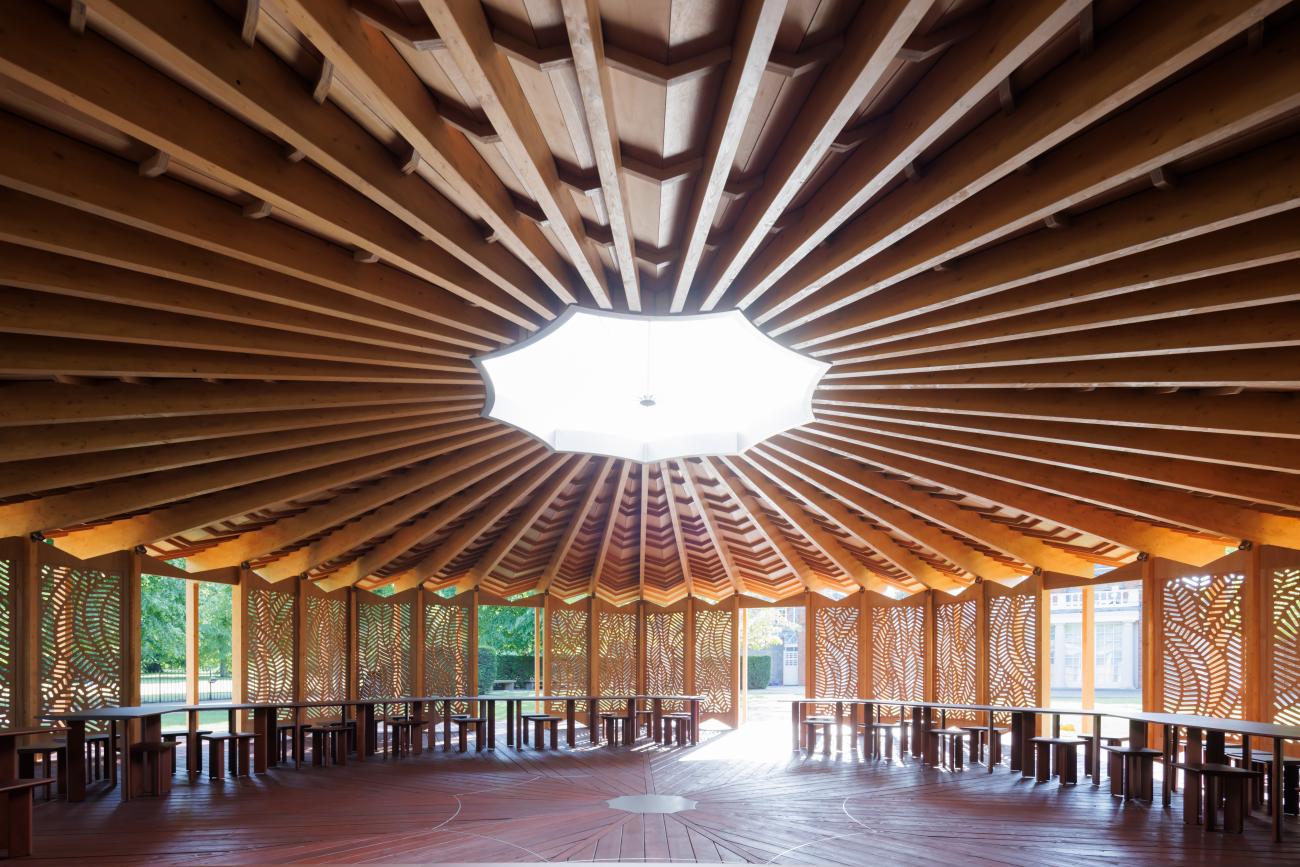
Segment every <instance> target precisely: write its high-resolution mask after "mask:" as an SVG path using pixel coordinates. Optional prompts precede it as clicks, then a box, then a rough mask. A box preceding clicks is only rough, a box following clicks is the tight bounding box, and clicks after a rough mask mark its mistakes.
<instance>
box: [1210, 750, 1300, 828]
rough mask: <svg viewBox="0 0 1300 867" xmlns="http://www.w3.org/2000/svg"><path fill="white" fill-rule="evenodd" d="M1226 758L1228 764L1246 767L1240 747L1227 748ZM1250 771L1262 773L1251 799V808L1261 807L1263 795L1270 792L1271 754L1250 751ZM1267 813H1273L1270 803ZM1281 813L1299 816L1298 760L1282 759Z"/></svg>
mask: <svg viewBox="0 0 1300 867" xmlns="http://www.w3.org/2000/svg"><path fill="white" fill-rule="evenodd" d="M1227 756H1228V762H1229V763H1230V764H1233V765H1236V766H1237V767H1239V768H1244V767H1246V763H1245V761H1244V759H1243V755H1242V748H1241V747H1234V748H1229V749H1228V750H1227ZM1250 769H1251V770H1253V771H1262V772H1263V773H1264V776H1263V777H1261V778H1260V779H1258V780H1256V781H1255V786H1254V795H1253V796H1252V798H1251V805H1252V806H1255V807H1262V806H1264V795H1265V793H1266V792H1271V791H1272V781H1273V754H1272V753H1271V752H1269V751H1267V750H1251V751H1250ZM1270 797H1271V796H1270ZM1268 811H1269V814H1270V815H1271V814H1272V812H1273V804H1272V803H1271V802H1270V803H1269V805H1268ZM1282 812H1284V813H1289V814H1290V815H1292V816H1295V815H1297V814H1300V758H1292V757H1286V756H1284V757H1283V758H1282Z"/></svg>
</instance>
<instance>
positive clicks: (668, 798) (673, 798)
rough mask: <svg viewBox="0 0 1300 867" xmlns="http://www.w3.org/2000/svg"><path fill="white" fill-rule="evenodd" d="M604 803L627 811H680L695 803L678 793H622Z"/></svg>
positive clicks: (689, 807)
mask: <svg viewBox="0 0 1300 867" xmlns="http://www.w3.org/2000/svg"><path fill="white" fill-rule="evenodd" d="M605 803H606V804H609V806H611V807H613V808H614V809H615V810H624V811H626V812H628V813H680V812H682V811H683V810H694V809H695V804H696V802H695V801H692V800H690V799H689V798H683V797H681V796H680V795H623V796H622V797H620V798H614V799H613V800H610V801H606V802H605Z"/></svg>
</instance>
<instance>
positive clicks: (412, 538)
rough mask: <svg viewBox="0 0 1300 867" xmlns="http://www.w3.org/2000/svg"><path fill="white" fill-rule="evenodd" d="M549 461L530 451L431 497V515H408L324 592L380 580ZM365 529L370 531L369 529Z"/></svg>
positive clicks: (334, 576) (334, 575) (342, 568)
mask: <svg viewBox="0 0 1300 867" xmlns="http://www.w3.org/2000/svg"><path fill="white" fill-rule="evenodd" d="M547 458H548V455H547V454H546V452H545V451H544V450H533V451H529V452H527V453H526V454H525V456H524V457H523V458H519V457H518V456H514V459H513V460H512V461H511V462H510V464H509V465H508V466H506V467H505V468H503V469H497V470H495V471H494V472H492V473H491V474H490V475H487V476H485V477H484V478H483V479H482V480H481V481H480V482H478V483H477V484H472V485H469V486H465V487H461V488H460V489H458V490H457V491H456V493H454V494H453V495H451V496H448V497H446V498H444V499H442V500H440V501H436V502H435V501H433V498H432V497H430V499H429V502H428V506H427V508H428V512H427V514H417V513H412V514H410V515H406V517H405V519H404V520H407V521H408V522H407V523H405V524H404V525H403V526H401V527H400V528H399V529H398V530H397V531H396V532H395V533H393V534H392V535H390V536H388V537H387V538H385V539H383V540H381V541H379V542H377V543H376V544H374V545H373V546H371V547H369V548H367V549H366V550H365V551H364V552H363V553H362V554H360V555H359V556H357V557H355V558H354V559H351V560H348V561H346V562H344V563H342V564H341V565H339V566H338V568H336V569H334V570H333V571H332V572H331V573H330V574H329V575H328V576H326V577H325V578H324V579H322V580H321V581H320V582H319V586H320V587H321V589H322V590H337V589H339V588H340V587H350V586H351V585H353V584H355V583H357V582H358V581H360V580H362V579H363V578H367V577H371V578H373V577H379V573H381V572H383V571H385V570H387V569H388V568H389V567H390V566H392V565H393V564H394V563H396V562H397V561H399V560H400V559H401V558H403V556H405V555H408V554H409V553H410V552H411V551H412V550H415V549H417V548H419V547H421V546H423V545H426V544H427V543H428V542H429V541H430V540H431V539H432V538H434V537H435V536H436V535H437V534H438V533H439V532H440V531H441V530H442V529H443V528H444V527H446V526H447V525H448V524H449V523H451V522H452V521H454V520H456V519H458V518H460V517H461V516H462V515H465V514H467V513H469V512H470V511H472V510H473V509H477V508H479V507H480V506H482V505H483V503H485V502H487V500H488V499H489V498H490V497H493V496H495V495H496V494H497V493H498V492H500V491H501V490H502V489H504V488H506V487H508V486H509V485H511V484H514V483H515V482H516V480H518V479H519V477H520V476H522V475H523V474H524V473H527V472H530V471H533V470H535V469H536V468H537V467H538V466H539V465H540V464H541V463H542V462H543V461H545V460H547ZM437 493H441V491H439V492H437ZM421 511H422V512H423V510H421ZM404 512H405V510H403V513H404ZM412 519H414V520H412ZM363 529H364V530H366V531H369V530H370V528H368V527H367V528H363ZM340 532H342V531H340ZM362 541H363V540H356V542H357V544H358V545H360V544H362ZM272 566H274V564H272ZM392 577H396V576H392Z"/></svg>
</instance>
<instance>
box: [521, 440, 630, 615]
mask: <svg viewBox="0 0 1300 867" xmlns="http://www.w3.org/2000/svg"><path fill="white" fill-rule="evenodd" d="M613 466H614V459H613V458H601V462H600V464H599V465H598V466H597V467H596V468H595V469H594V470H593V472H592V474H591V480H590V481H589V482H588V483H587V490H586V492H585V493H583V495H582V499H581V500H579V501H578V506H577V508H576V509H575V510H574V512H573V514H572V515H570V516H569V520H568V523H567V524H566V525H565V528H564V535H562V536H561V537H560V541H559V543H558V544H557V545H556V546H555V548H554V550H552V551H551V556H550V559H549V560H548V561H547V563H546V568H545V569H543V570H542V576H541V578H539V579H538V581H537V592H538V593H545V592H546V591H547V590H549V589H550V586H551V584H552V583H554V581H555V576H556V575H558V574H559V572H560V569H561V567H563V566H564V561H565V559H566V558H567V557H568V556H569V551H570V549H572V548H573V543H574V542H575V541H577V539H578V536H579V535H580V534H581V533H582V527H583V525H584V524H586V522H587V516H588V515H589V514H591V510H592V509H593V508H594V507H595V505H596V500H597V499H598V498H599V497H600V492H601V491H603V490H604V489H605V486H606V483H607V482H606V480H607V479H608V477H609V472H610V470H611V469H612V468H613Z"/></svg>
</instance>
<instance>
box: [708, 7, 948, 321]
mask: <svg viewBox="0 0 1300 867" xmlns="http://www.w3.org/2000/svg"><path fill="white" fill-rule="evenodd" d="M929 7H930V3H929V2H928V0H887V2H881V3H876V4H872V5H870V6H864V7H862V9H861V10H860V11H859V12H858V14H857V16H856V17H855V18H854V19H853V22H852V24H850V25H849V29H848V31H847V32H846V33H845V37H844V46H845V47H844V50H843V51H842V52H841V53H840V54H839V56H837V57H836V58H835V60H833V61H831V62H830V63H829V64H828V65H827V67H826V69H825V70H824V71H823V72H822V74H821V76H820V78H819V79H818V81H817V86H816V88H814V90H813V92H812V94H811V95H810V96H809V98H808V99H807V100H806V101H805V103H804V105H803V107H802V108H801V109H800V111H799V114H798V116H797V117H796V118H795V120H794V122H793V123H792V124H791V126H790V128H789V130H788V131H787V133H786V135H785V136H784V137H783V138H782V141H781V145H780V147H779V148H778V150H777V152H776V154H775V156H773V158H772V161H771V163H770V164H769V165H768V167H767V169H766V171H765V172H764V180H763V186H762V188H761V189H759V190H758V191H756V192H755V193H754V194H753V195H752V196H750V198H749V199H748V200H747V201H746V203H745V207H744V209H743V210H742V211H741V213H740V216H739V217H738V218H737V222H736V223H735V225H734V226H733V228H732V229H731V231H730V233H729V235H728V239H727V240H726V241H725V242H724V243H723V246H722V247H721V248H719V250H718V252H717V253H716V254H715V257H714V262H713V264H712V265H711V266H710V270H709V272H708V278H707V280H706V281H705V282H706V286H707V294H705V295H704V297H703V298H702V301H701V303H702V306H703V307H704V309H706V310H707V309H710V308H712V307H713V306H714V305H716V304H717V303H718V301H719V300H721V298H722V295H723V293H725V292H726V291H727V289H728V288H729V287H730V285H731V283H732V281H733V280H734V279H735V278H736V276H737V275H738V274H739V273H740V269H741V268H742V267H743V266H744V264H745V262H746V261H747V260H748V259H749V257H750V256H751V255H753V253H754V251H755V250H756V249H757V248H758V246H759V244H760V243H762V242H763V241H764V240H765V239H766V237H767V233H768V229H769V228H771V226H772V224H773V223H774V222H775V221H776V219H777V218H778V217H780V216H781V213H782V212H783V211H784V210H785V209H786V207H787V206H788V205H789V204H790V202H791V200H792V199H793V198H794V195H795V193H796V192H798V190H799V188H800V186H801V185H802V184H803V182H804V181H805V180H806V179H807V178H808V176H809V175H811V174H812V171H813V169H815V168H816V167H817V165H818V163H820V162H821V160H822V157H823V156H825V154H826V152H827V150H829V148H830V147H831V145H832V144H834V142H835V137H836V136H837V135H839V133H840V131H841V130H842V129H844V127H845V126H846V125H847V124H848V122H849V120H851V119H852V118H853V116H854V114H855V113H856V112H857V111H858V109H859V108H860V107H861V105H862V102H863V100H864V99H865V98H866V95H867V94H868V93H869V92H870V91H871V90H872V89H873V88H874V87H875V86H876V85H877V84H878V83H879V82H880V81H881V80H882V78H883V77H884V75H885V73H886V71H887V70H888V69H889V66H890V64H891V63H892V62H893V61H894V58H895V56H897V54H898V50H899V49H900V48H902V47H903V43H904V42H906V41H907V39H908V38H909V37H910V36H911V35H912V31H913V30H915V29H916V25H917V24H918V23H920V21H921V19H922V18H923V17H924V15H925V13H926V11H927V10H928V9H929Z"/></svg>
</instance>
